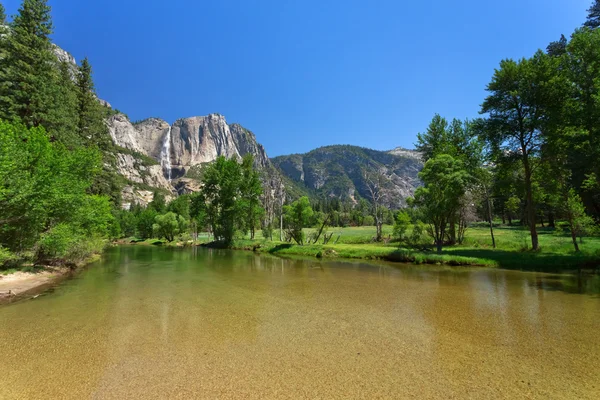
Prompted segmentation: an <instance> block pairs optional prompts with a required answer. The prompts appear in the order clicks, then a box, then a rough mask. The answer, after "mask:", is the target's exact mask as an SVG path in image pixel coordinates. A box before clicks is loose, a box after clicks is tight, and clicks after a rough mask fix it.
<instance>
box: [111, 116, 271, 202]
mask: <svg viewBox="0 0 600 400" xmlns="http://www.w3.org/2000/svg"><path fill="white" fill-rule="evenodd" d="M106 124H107V126H108V131H109V133H110V136H111V138H112V140H113V142H114V144H115V145H116V146H118V148H121V150H118V151H119V154H118V157H117V170H118V172H119V173H120V174H121V175H123V176H124V177H125V178H126V179H127V180H128V181H129V182H130V183H131V184H143V185H144V186H150V187H153V188H159V189H166V190H168V191H171V192H178V193H189V192H193V191H197V190H198V189H199V185H197V184H192V183H190V179H187V178H186V179H185V180H184V177H185V175H186V173H187V171H188V170H189V169H190V168H191V167H193V166H196V165H199V164H205V163H208V162H211V161H214V160H216V159H217V157H219V156H225V157H227V158H231V157H237V158H239V159H241V158H242V157H243V156H245V155H246V154H252V155H253V156H254V164H255V166H256V167H257V168H259V169H264V168H267V167H269V166H270V162H269V158H268V157H267V154H266V152H265V149H264V148H263V146H261V145H260V144H259V143H258V142H257V141H256V137H255V136H254V134H253V133H252V132H250V131H249V130H248V129H246V128H244V127H242V126H241V125H238V124H232V125H228V124H227V122H226V120H225V117H223V116H222V115H219V114H210V115H208V116H204V117H190V118H184V119H179V120H177V121H176V122H175V123H174V124H173V125H172V126H170V125H169V123H168V122H166V121H164V120H162V119H160V118H148V119H145V120H143V121H140V122H135V123H132V122H131V121H130V120H129V118H128V117H127V116H126V115H124V114H115V115H113V116H111V117H110V118H108V119H107V121H106ZM166 141H168V142H169V143H166ZM152 160H153V161H154V162H155V163H156V165H149V161H152ZM133 193H134V194H135V191H134V192H133ZM123 194H124V195H125V193H123ZM126 195H127V197H128V198H129V199H131V201H132V202H135V201H136V200H135V198H134V197H135V196H133V198H132V193H131V190H130V189H128V192H127V193H126ZM139 200H140V202H142V200H143V202H145V201H146V200H147V199H145V198H144V199H141V198H140V199H139Z"/></svg>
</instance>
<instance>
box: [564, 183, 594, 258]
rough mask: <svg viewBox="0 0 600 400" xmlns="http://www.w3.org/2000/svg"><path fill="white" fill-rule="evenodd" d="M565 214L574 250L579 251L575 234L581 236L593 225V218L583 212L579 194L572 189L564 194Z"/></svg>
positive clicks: (583, 208)
mask: <svg viewBox="0 0 600 400" xmlns="http://www.w3.org/2000/svg"><path fill="white" fill-rule="evenodd" d="M566 197H567V198H566V201H565V203H564V204H565V207H564V208H565V210H564V211H565V214H566V217H567V221H568V223H569V229H570V231H571V239H572V240H573V246H574V247H575V251H577V252H578V251H579V245H578V244H577V236H580V237H581V236H583V235H584V234H585V233H586V232H587V231H588V230H590V228H592V227H594V225H595V224H594V220H593V219H592V218H591V217H590V216H588V215H587V214H586V213H585V207H584V206H583V203H582V201H581V198H580V197H579V195H578V194H577V193H576V192H575V190H574V189H571V190H569V192H568V193H567V195H566Z"/></svg>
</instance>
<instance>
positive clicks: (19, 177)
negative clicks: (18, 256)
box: [0, 122, 114, 253]
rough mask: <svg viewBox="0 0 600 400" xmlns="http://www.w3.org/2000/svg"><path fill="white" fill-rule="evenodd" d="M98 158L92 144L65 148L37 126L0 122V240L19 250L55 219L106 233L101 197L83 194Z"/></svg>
mask: <svg viewBox="0 0 600 400" xmlns="http://www.w3.org/2000/svg"><path fill="white" fill-rule="evenodd" d="M100 164H101V161H100V155H99V154H98V152H96V151H95V150H93V149H84V148H79V149H77V150H73V151H68V150H67V149H66V148H65V147H64V146H63V145H62V144H61V143H59V142H54V143H52V142H51V141H50V138H49V137H48V135H47V134H46V132H45V130H44V129H43V128H41V127H39V128H32V129H27V128H26V127H25V126H23V125H20V124H17V125H14V124H10V123H7V122H0V245H1V246H3V247H6V248H8V249H9V250H11V251H13V252H16V253H21V252H23V251H25V250H28V249H30V248H32V247H33V246H34V244H35V243H36V242H37V241H38V239H40V237H41V236H42V235H43V234H45V233H47V232H50V231H52V230H53V229H54V227H56V226H58V225H65V226H68V227H69V229H70V230H71V231H72V232H74V233H76V234H77V235H87V236H106V235H108V233H109V232H110V231H111V227H112V225H113V224H114V218H113V216H112V213H111V207H110V204H109V203H108V200H107V198H105V197H101V196H89V195H88V194H87V189H88V188H89V186H90V184H91V180H92V179H93V177H94V175H95V174H96V173H97V171H98V170H99V169H100ZM66 229H67V228H60V229H59V231H60V232H62V233H64V232H65V231H66Z"/></svg>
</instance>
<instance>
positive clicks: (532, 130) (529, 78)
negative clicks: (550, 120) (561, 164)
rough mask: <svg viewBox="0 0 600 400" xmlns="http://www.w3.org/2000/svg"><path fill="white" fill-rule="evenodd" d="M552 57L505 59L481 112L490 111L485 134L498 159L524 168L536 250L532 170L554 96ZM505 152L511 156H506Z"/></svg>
mask: <svg viewBox="0 0 600 400" xmlns="http://www.w3.org/2000/svg"><path fill="white" fill-rule="evenodd" d="M553 60H554V59H553V58H552V57H549V56H547V55H546V54H544V53H542V52H541V51H538V53H536V55H535V56H534V57H533V58H532V59H523V60H520V61H513V60H503V61H502V62H501V63H500V69H497V70H496V71H495V73H494V76H493V78H492V81H491V82H490V83H489V84H488V87H487V91H488V92H489V93H490V94H489V96H488V97H487V98H486V99H485V101H484V103H483V105H482V108H481V113H487V114H488V118H487V120H486V127H485V129H483V132H482V136H483V138H484V139H485V140H486V141H487V143H488V145H489V146H490V148H492V149H494V150H495V154H496V160H497V161H504V160H511V161H512V162H518V163H520V164H521V166H522V168H523V172H524V181H525V194H526V209H527V222H528V224H529V227H530V233H531V243H532V247H533V249H534V250H537V248H538V243H539V242H538V234H537V230H536V209H535V204H534V194H533V173H534V169H535V167H536V164H535V159H536V156H538V155H539V152H540V150H541V146H542V144H543V142H544V136H543V134H542V132H543V130H544V127H545V123H546V118H545V117H544V111H545V107H546V106H547V105H548V104H549V103H551V101H550V100H549V99H550V98H551V97H552V95H553V93H552V89H553V88H552V85H551V84H550V82H551V80H552V79H553V76H554V73H555V71H556V62H553ZM506 154H509V155H510V156H511V157H510V158H506V157H505V155H506Z"/></svg>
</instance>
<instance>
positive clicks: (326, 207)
mask: <svg viewBox="0 0 600 400" xmlns="http://www.w3.org/2000/svg"><path fill="white" fill-rule="evenodd" d="M599 26H600V1H599V0H596V2H595V3H594V4H593V5H592V6H591V8H590V9H589V15H588V18H587V20H586V21H584V23H583V25H582V27H580V28H578V29H577V30H576V31H575V32H573V33H572V35H571V36H570V37H569V38H567V37H565V36H564V35H563V36H561V37H560V38H559V39H558V40H557V41H555V42H552V43H550V44H548V45H547V47H546V49H545V50H539V51H537V52H536V53H535V54H533V55H531V57H529V58H523V59H520V60H512V59H506V60H502V61H501V62H500V64H499V66H498V68H497V69H496V70H495V71H494V72H493V75H492V77H491V79H490V82H489V84H488V85H487V88H486V90H487V97H486V98H484V99H482V104H481V108H480V117H479V118H476V119H472V120H464V121H463V120H459V119H451V120H449V119H446V118H444V117H442V116H440V115H435V116H434V117H433V119H432V120H431V123H430V124H429V126H428V128H427V130H426V131H425V132H423V133H421V134H418V136H417V142H416V143H415V146H416V149H417V150H418V151H419V152H420V153H421V155H422V158H423V162H424V167H423V170H422V171H421V172H420V173H419V178H420V180H421V182H422V186H421V187H419V188H418V189H417V190H416V192H415V193H414V196H413V197H412V198H409V199H408V200H407V206H406V207H400V205H401V204H402V202H401V200H402V199H398V198H394V197H393V196H394V194H393V193H392V191H390V190H389V181H388V179H387V177H386V174H385V173H384V169H383V168H382V166H380V165H372V166H369V167H370V168H365V169H364V170H363V171H362V172H361V173H362V174H363V178H364V184H365V189H366V190H365V192H366V193H368V194H369V195H368V196H364V197H363V198H357V199H355V201H341V200H340V199H337V198H332V197H327V196H303V193H300V194H296V195H295V194H294V192H293V191H286V189H285V181H284V180H282V179H281V178H279V179H275V182H273V179H268V178H267V177H265V173H264V171H261V170H258V169H256V168H255V166H254V164H253V159H252V156H251V155H248V156H245V157H243V158H241V159H236V158H231V159H226V158H225V157H219V158H217V159H216V160H215V161H214V162H212V163H210V164H207V165H205V166H203V167H202V168H201V171H199V173H198V179H200V180H201V184H202V189H201V190H200V191H199V192H197V193H191V194H184V195H181V196H175V195H173V194H172V193H164V192H161V191H158V190H157V191H156V192H155V194H154V199H153V200H152V202H150V203H149V204H148V205H147V206H146V207H144V206H141V205H139V204H134V205H132V207H131V208H130V209H129V210H123V208H122V204H121V198H120V192H121V188H122V186H123V185H124V179H123V177H121V176H120V175H118V174H117V173H116V171H115V168H114V164H115V153H116V149H115V146H114V144H113V143H112V141H111V137H110V135H109V134H108V130H107V127H106V124H105V123H104V120H105V119H106V118H107V117H108V116H110V115H111V114H112V113H115V112H116V111H115V110H113V109H111V108H109V107H106V106H104V105H102V104H101V103H100V102H99V100H98V98H97V95H96V92H95V87H94V83H93V77H92V67H91V65H90V63H89V61H88V60H87V59H84V60H83V61H82V62H81V63H80V65H79V66H78V67H77V68H76V69H75V70H74V69H73V68H72V67H71V66H70V65H69V64H68V63H66V62H61V61H60V60H59V59H58V58H57V57H56V55H55V53H54V51H53V49H54V45H53V44H52V41H51V35H52V30H53V25H52V18H51V9H50V6H49V5H48V3H47V1H45V0H24V1H23V2H22V5H21V7H20V9H19V11H18V13H17V14H16V15H15V16H13V17H12V18H11V19H10V20H8V18H7V16H6V15H5V12H4V7H2V6H1V5H0V27H1V28H0V29H2V31H1V32H0V119H1V122H0V178H1V179H0V265H2V266H3V268H8V267H14V266H17V265H24V264H28V265H29V264H43V265H51V264H57V263H58V264H61V263H62V264H67V265H75V264H77V263H81V262H83V261H84V260H86V259H87V258H88V257H89V256H90V255H91V254H94V253H98V252H101V251H102V249H103V247H104V246H106V245H107V244H109V243H111V242H112V241H115V240H118V239H123V238H127V240H131V241H133V242H137V241H144V240H147V239H159V240H164V241H165V242H167V243H172V242H175V243H177V242H179V243H195V242H199V241H201V240H200V237H201V236H202V234H203V233H208V236H202V237H203V238H206V239H205V241H214V242H216V243H218V244H219V245H221V246H226V247H236V240H242V241H243V240H253V241H255V242H260V241H269V242H278V243H290V244H291V243H295V244H296V245H298V246H304V245H309V244H310V245H315V244H320V243H321V241H322V243H323V245H327V244H330V243H333V242H334V241H335V242H337V240H336V239H335V238H334V237H333V236H334V232H333V229H334V228H342V227H361V226H372V227H373V228H374V234H373V235H369V238H368V240H366V242H368V243H381V244H382V245H390V246H394V248H397V247H402V248H405V249H412V250H414V251H419V252H433V251H434V249H435V251H437V253H440V254H441V253H442V252H443V251H444V248H448V247H454V246H457V245H461V244H463V243H464V242H465V238H466V235H467V234H468V230H469V229H470V227H472V226H474V225H476V224H479V226H482V225H481V224H483V226H484V227H485V229H486V230H487V231H488V232H489V242H488V244H487V245H488V246H491V247H492V248H496V245H497V243H496V237H495V232H496V231H497V229H498V228H499V227H503V226H511V227H512V226H520V227H523V228H525V229H527V232H528V235H529V244H528V246H527V248H526V249H521V250H523V251H531V252H534V253H535V252H538V251H539V250H540V240H539V234H538V231H539V229H540V228H546V226H547V227H549V228H551V229H552V231H553V232H554V233H555V234H558V235H567V236H568V237H569V238H570V241H571V245H572V251H573V252H579V251H580V245H581V239H582V238H583V237H589V236H594V235H597V234H598V223H599V221H600V91H599V89H600V29H598V27H599ZM394 204H396V205H397V206H396V207H393V206H390V205H394ZM392 225H393V229H392V228H389V227H390V226H392ZM496 234H497V232H496ZM337 239H338V240H339V237H338V238H337ZM330 241H331V242H330ZM237 246H238V247H239V246H240V245H239V243H238V245H237ZM253 246H254V247H256V246H260V244H257V245H253ZM242 247H243V246H242ZM321 251H322V249H320V250H319V252H321Z"/></svg>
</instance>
